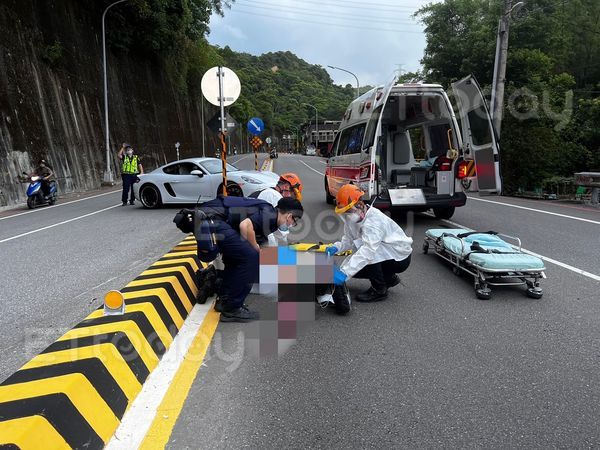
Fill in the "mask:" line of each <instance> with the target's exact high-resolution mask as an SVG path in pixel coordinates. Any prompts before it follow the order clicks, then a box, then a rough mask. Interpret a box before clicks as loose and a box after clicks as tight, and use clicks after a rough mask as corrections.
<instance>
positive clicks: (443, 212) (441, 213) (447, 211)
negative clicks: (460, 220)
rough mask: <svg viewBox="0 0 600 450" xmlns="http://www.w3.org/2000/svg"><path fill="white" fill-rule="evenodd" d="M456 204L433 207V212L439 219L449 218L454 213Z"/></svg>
mask: <svg viewBox="0 0 600 450" xmlns="http://www.w3.org/2000/svg"><path fill="white" fill-rule="evenodd" d="M454 210H455V207H454V206H448V207H447V208H433V214H434V215H435V217H436V218H437V219H449V218H450V217H452V216H453V215H454Z"/></svg>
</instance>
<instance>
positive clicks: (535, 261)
mask: <svg viewBox="0 0 600 450" xmlns="http://www.w3.org/2000/svg"><path fill="white" fill-rule="evenodd" d="M469 232H471V230H465V229H460V228H458V229H447V228H441V229H431V230H427V231H426V232H425V234H426V235H427V236H428V237H429V238H431V239H438V238H439V237H441V236H442V235H445V236H443V237H442V238H441V239H440V241H441V244H442V246H443V247H444V249H446V250H447V251H449V252H451V253H453V254H454V255H456V256H458V257H460V258H461V259H462V258H467V255H468V260H469V261H470V262H471V263H472V264H474V265H475V266H477V267H479V268H481V269H484V270H485V269H487V270H506V271H525V270H544V262H543V261H542V260H541V259H540V258H538V257H537V256H533V255H528V254H526V253H521V252H519V251H518V250H516V249H515V248H513V247H512V246H511V245H510V244H509V243H507V242H505V241H503V240H502V239H501V238H500V237H498V236H496V235H493V234H487V233H474V234H470V235H469V236H466V237H464V238H460V239H459V238H456V237H452V236H457V235H459V234H462V233H469ZM448 235H451V236H448ZM461 242H462V243H461ZM474 242H477V243H478V244H479V245H480V246H481V247H482V248H483V249H484V250H491V251H493V253H483V252H477V251H475V252H473V250H472V249H471V245H472V244H473V243H474Z"/></svg>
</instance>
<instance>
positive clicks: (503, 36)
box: [491, 0, 524, 140]
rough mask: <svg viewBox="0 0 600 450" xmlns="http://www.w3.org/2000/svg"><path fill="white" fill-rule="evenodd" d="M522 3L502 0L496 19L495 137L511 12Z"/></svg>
mask: <svg viewBox="0 0 600 450" xmlns="http://www.w3.org/2000/svg"><path fill="white" fill-rule="evenodd" d="M523 5H524V3H523V2H518V3H516V4H515V5H514V6H513V4H512V0H504V13H503V14H502V17H501V18H500V20H499V21H498V37H497V39H496V58H495V61H494V80H493V82H492V101H491V109H492V124H493V126H494V131H495V132H496V137H497V138H498V140H499V139H500V131H501V126H502V112H503V106H504V87H505V84H506V60H507V57H508V31H509V28H510V16H511V13H512V12H513V11H514V10H516V9H520V8H521V7H522V6H523Z"/></svg>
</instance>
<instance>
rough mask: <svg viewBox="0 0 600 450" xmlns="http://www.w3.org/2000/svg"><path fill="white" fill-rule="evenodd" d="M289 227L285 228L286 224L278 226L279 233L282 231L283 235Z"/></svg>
mask: <svg viewBox="0 0 600 450" xmlns="http://www.w3.org/2000/svg"><path fill="white" fill-rule="evenodd" d="M289 229H290V227H288V226H287V224H285V223H284V224H283V225H279V231H283V232H284V233H285V232H287V231H289Z"/></svg>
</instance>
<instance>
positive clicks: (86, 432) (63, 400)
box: [0, 237, 204, 450]
mask: <svg viewBox="0 0 600 450" xmlns="http://www.w3.org/2000/svg"><path fill="white" fill-rule="evenodd" d="M201 265H202V266H203V265H204V264H203V263H201V262H200V261H199V260H198V259H197V257H196V242H195V240H194V238H193V237H189V238H186V239H184V240H183V241H182V242H181V243H180V244H178V245H177V246H176V247H175V248H173V250H171V251H170V252H169V253H167V254H166V255H164V256H163V257H162V258H160V259H159V260H158V261H157V262H155V263H154V264H152V265H151V266H150V267H149V268H148V269H147V270H145V271H144V272H142V273H141V274H140V276H138V277H137V278H135V279H134V280H133V281H131V282H130V283H129V284H128V285H127V286H126V287H125V288H123V289H122V290H121V292H122V293H123V296H124V298H125V313H124V314H122V315H108V316H105V315H104V312H103V309H102V308H99V309H97V310H95V311H94V312H92V313H91V314H90V315H89V316H88V317H86V318H85V319H84V320H83V321H82V322H80V323H79V324H77V325H76V326H75V327H74V328H73V329H72V330H70V331H69V332H67V333H66V334H65V335H64V336H62V337H61V338H59V339H58V340H57V341H56V342H54V343H53V344H52V345H50V346H49V347H48V348H47V349H45V350H44V351H43V352H42V353H40V354H39V355H37V356H36V357H34V358H33V359H32V360H31V361H29V362H28V363H27V364H25V365H24V366H23V367H21V368H20V369H19V370H18V371H17V372H16V373H14V374H13V375H12V376H10V377H9V378H8V379H7V380H5V381H4V382H3V383H2V384H0V448H4V447H5V446H6V447H7V448H20V449H23V450H25V449H36V450H37V449H44V450H47V449H63V448H89V449H99V448H103V447H104V445H105V444H106V443H107V442H108V441H109V439H110V438H111V437H112V435H113V434H114V432H115V430H116V429H117V427H118V426H119V423H120V420H121V418H122V417H123V414H124V413H125V411H126V410H127V408H128V407H129V405H131V403H132V401H133V400H134V399H135V397H136V396H137V394H138V393H139V392H140V390H141V389H142V385H143V383H144V381H145V380H146V378H147V377H148V375H149V374H150V372H152V370H153V369H154V368H155V367H156V365H157V364H158V362H159V360H160V358H161V357H162V355H163V354H164V353H165V351H166V350H167V349H168V348H169V347H170V345H171V343H172V342H173V338H174V337H175V336H176V335H177V332H178V331H179V329H180V328H181V326H182V325H183V322H184V320H185V318H186V317H187V316H188V314H189V313H190V311H191V309H192V307H193V305H194V303H195V301H196V296H197V294H198V286H197V283H196V271H197V270H198V269H199V268H200V267H202V266H201Z"/></svg>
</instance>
